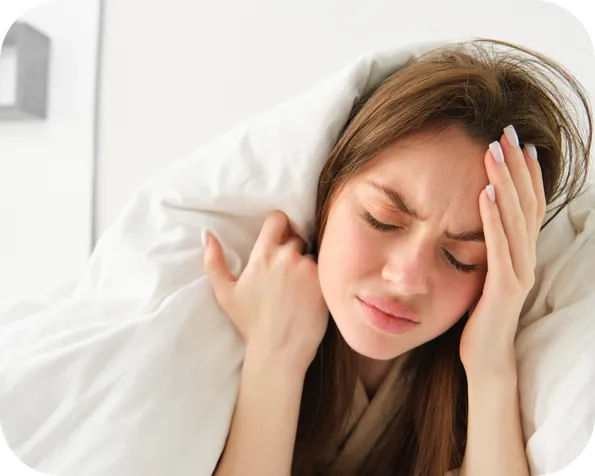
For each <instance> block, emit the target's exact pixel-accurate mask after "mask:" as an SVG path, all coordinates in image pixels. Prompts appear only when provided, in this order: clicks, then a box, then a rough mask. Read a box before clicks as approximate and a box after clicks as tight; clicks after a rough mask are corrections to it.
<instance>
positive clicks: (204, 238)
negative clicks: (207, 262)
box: [200, 228, 209, 247]
mask: <svg viewBox="0 0 595 476" xmlns="http://www.w3.org/2000/svg"><path fill="white" fill-rule="evenodd" d="M200 242H201V244H202V246H203V247H207V246H208V245H209V232H208V231H207V229H206V228H203V229H202V231H201V232H200Z"/></svg>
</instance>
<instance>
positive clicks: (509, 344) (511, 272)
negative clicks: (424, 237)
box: [459, 126, 546, 376]
mask: <svg viewBox="0 0 595 476" xmlns="http://www.w3.org/2000/svg"><path fill="white" fill-rule="evenodd" d="M504 131H505V132H507V134H504V135H502V137H501V139H500V141H499V142H498V141H496V142H493V143H492V144H490V148H489V149H488V151H487V152H486V155H485V157H484V160H485V165H486V169H487V174H488V178H489V180H490V183H491V184H492V185H493V187H494V190H495V196H496V202H495V203H493V202H492V201H491V200H490V199H489V198H488V193H487V190H483V191H482V192H481V194H480V196H479V209H480V213H481V219H482V222H483V229H484V235H485V242H486V247H487V259H488V272H487V275H486V280H485V284H484V288H483V293H482V295H481V298H480V299H479V301H478V302H477V304H476V306H475V308H474V309H473V310H472V312H471V313H470V316H469V320H468V322H467V324H466V325H465V329H464V330H463V334H462V336H461V342H460V349H459V351H460V357H461V361H462V363H463V366H464V367H465V371H466V373H467V376H469V374H473V375H491V376H500V375H502V374H503V373H506V372H510V370H513V371H516V355H515V350H514V341H515V336H516V331H517V326H518V321H519V316H520V313H521V310H522V307H523V304H524V302H525V299H526V298H527V295H528V294H529V291H530V290H531V288H532V287H533V285H534V283H535V265H536V247H537V237H538V235H539V231H540V227H541V224H542V222H543V218H544V216H545V210H546V200H545V194H544V190H543V179H542V174H541V167H540V165H539V162H538V161H537V160H536V159H534V158H531V155H530V149H529V148H528V147H527V146H525V147H524V149H521V148H520V147H519V145H518V139H516V140H515V138H516V133H515V132H514V129H513V128H512V127H511V126H508V127H507V128H505V129H504ZM509 137H510V138H509ZM498 156H500V157H502V158H504V163H499V162H497V160H496V158H497V157H498ZM535 157H536V154H535Z"/></svg>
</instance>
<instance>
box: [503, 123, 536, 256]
mask: <svg viewBox="0 0 595 476" xmlns="http://www.w3.org/2000/svg"><path fill="white" fill-rule="evenodd" d="M501 144H502V149H503V151H504V157H505V158H506V165H507V167H508V170H509V171H510V175H511V178H512V181H513V183H514V187H515V189H516V192H517V194H518V197H519V203H520V207H521V210H522V211H523V216H524V217H525V223H526V228H527V237H528V238H531V239H533V238H534V237H535V232H534V230H535V227H536V226H537V225H536V224H537V208H538V201H537V195H536V194H535V187H534V183H533V182H534V178H533V176H532V174H531V171H530V169H529V165H530V164H529V163H528V161H527V157H526V155H525V153H524V152H523V150H522V149H521V147H520V143H519V139H518V136H517V134H516V131H515V129H514V127H513V126H512V125H510V126H507V127H505V128H504V139H503V140H502V141H501ZM528 244H529V246H531V244H530V243H528Z"/></svg>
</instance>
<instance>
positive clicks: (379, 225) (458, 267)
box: [363, 211, 477, 273]
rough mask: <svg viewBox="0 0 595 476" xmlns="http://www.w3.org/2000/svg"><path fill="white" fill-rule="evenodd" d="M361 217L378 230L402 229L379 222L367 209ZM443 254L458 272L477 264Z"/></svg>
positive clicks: (470, 269) (466, 271)
mask: <svg viewBox="0 0 595 476" xmlns="http://www.w3.org/2000/svg"><path fill="white" fill-rule="evenodd" d="M363 218H364V220H366V222H367V223H368V225H370V226H371V227H372V228H374V229H376V230H379V231H395V230H400V229H402V227H400V226H395V225H387V224H385V223H381V222H379V221H378V220H376V218H374V217H373V216H372V215H371V214H370V212H368V211H366V212H364V213H363ZM444 256H445V257H446V259H447V260H448V262H449V263H450V264H451V266H452V267H453V268H455V269H456V270H457V271H459V272H460V273H472V272H473V271H476V270H477V266H476V265H474V264H463V263H459V262H458V261H457V260H456V259H454V257H453V256H452V255H451V254H450V253H449V252H448V251H444Z"/></svg>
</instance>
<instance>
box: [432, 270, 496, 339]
mask: <svg viewBox="0 0 595 476" xmlns="http://www.w3.org/2000/svg"><path fill="white" fill-rule="evenodd" d="M484 281H485V273H474V274H473V275H472V276H465V275H461V276H455V277H453V276H452V274H444V275H442V276H441V278H440V282H439V283H437V285H436V287H435V290H434V299H433V305H432V307H433V312H432V314H433V315H434V316H441V317H440V318H439V319H438V320H437V322H436V324H437V325H438V326H440V327H443V328H449V327H450V326H452V325H454V324H455V323H456V321H457V320H458V319H460V318H461V317H462V316H463V315H464V314H465V312H467V310H469V308H470V307H471V306H472V305H473V304H474V303H475V301H476V300H477V299H478V298H479V297H480V296H481V292H482V290H483V284H484ZM445 310H448V312H444V311H445Z"/></svg>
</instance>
